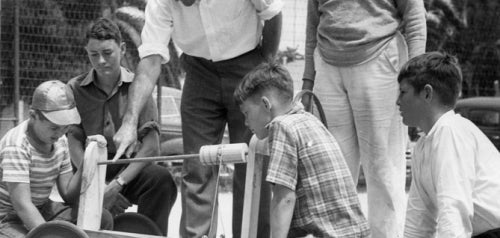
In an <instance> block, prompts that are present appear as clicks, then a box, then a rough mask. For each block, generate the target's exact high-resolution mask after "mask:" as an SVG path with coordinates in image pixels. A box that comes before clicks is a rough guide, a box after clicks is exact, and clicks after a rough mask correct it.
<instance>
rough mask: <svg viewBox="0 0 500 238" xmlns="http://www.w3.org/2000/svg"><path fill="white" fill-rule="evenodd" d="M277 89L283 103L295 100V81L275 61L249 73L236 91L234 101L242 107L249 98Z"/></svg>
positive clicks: (263, 64)
mask: <svg viewBox="0 0 500 238" xmlns="http://www.w3.org/2000/svg"><path fill="white" fill-rule="evenodd" d="M269 89H275V90H276V91H277V92H278V93H279V95H280V100H281V101H282V102H288V101H290V102H291V101H292V100H293V81H292V77H291V76H290V73H289V72H288V70H287V69H286V68H285V67H283V66H282V65H279V64H278V63H277V62H275V61H269V62H264V63H261V64H260V65H258V66H257V67H255V68H254V69H253V70H252V71H250V72H249V73H247V74H246V75H245V77H244V78H243V80H242V81H241V83H240V84H239V86H238V87H237V88H236V90H235V91H234V99H235V101H236V103H237V104H238V105H241V104H242V103H243V102H244V101H245V100H247V99H248V98H250V97H252V96H254V95H258V94H261V93H263V92H264V91H265V90H269Z"/></svg>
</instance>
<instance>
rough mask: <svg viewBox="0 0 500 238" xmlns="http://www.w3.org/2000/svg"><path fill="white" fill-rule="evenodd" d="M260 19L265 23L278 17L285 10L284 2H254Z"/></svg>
mask: <svg viewBox="0 0 500 238" xmlns="http://www.w3.org/2000/svg"><path fill="white" fill-rule="evenodd" d="M252 2H253V4H254V6H255V9H257V14H258V15H259V18H260V19H261V20H263V21H265V20H269V19H271V18H273V17H274V16H276V15H278V13H280V12H281V9H283V5H284V4H283V1H282V0H252Z"/></svg>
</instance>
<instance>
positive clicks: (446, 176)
mask: <svg viewBox="0 0 500 238" xmlns="http://www.w3.org/2000/svg"><path fill="white" fill-rule="evenodd" d="M398 82H399V84H400V95H399V98H398V101H397V104H398V105H399V107H400V109H399V110H400V111H401V116H402V117H403V122H404V123H405V124H406V125H408V126H415V127H419V128H420V129H421V130H423V132H425V135H424V136H422V137H421V138H420V139H419V140H418V142H417V144H416V146H415V148H414V152H413V158H412V173H413V179H412V184H411V188H410V193H409V198H408V207H407V212H406V224H405V237H426V238H428V237H447V238H452V237H471V236H472V237H500V229H499V228H500V199H498V196H499V195H500V173H499V172H498V171H500V153H499V152H498V150H497V149H496V148H495V147H494V145H493V144H492V143H491V142H490V141H489V139H488V138H487V137H486V136H485V135H484V134H483V133H482V132H481V131H480V130H479V128H477V127H476V126H475V125H474V124H473V123H472V122H471V121H469V120H467V119H465V118H463V117H461V116H460V115H458V114H455V112H454V111H453V108H454V107H455V103H456V100H457V98H458V96H459V94H460V91H461V85H462V73H461V70H460V67H459V65H458V62H457V59H456V58H455V57H453V56H450V55H447V54H442V53H439V52H430V53H426V54H424V55H421V56H417V57H415V58H414V59H412V60H410V61H409V62H408V63H407V64H406V65H405V66H403V69H402V70H401V73H400V74H399V77H398ZM491 235H493V236H491Z"/></svg>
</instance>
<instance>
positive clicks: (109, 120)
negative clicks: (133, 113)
mask: <svg viewBox="0 0 500 238" xmlns="http://www.w3.org/2000/svg"><path fill="white" fill-rule="evenodd" d="M95 77H96V73H95V71H94V70H90V72H88V73H85V74H82V75H79V76H77V77H75V78H73V79H71V80H70V81H69V82H68V85H69V87H70V88H71V89H72V90H73V94H74V96H75V101H76V107H77V109H78V112H79V113H80V117H81V118H82V122H81V124H80V125H77V126H73V127H72V128H71V130H70V132H69V133H72V135H73V136H74V137H75V138H77V139H79V140H80V141H82V142H84V141H85V139H86V138H87V136H89V135H95V134H100V135H103V136H104V137H105V138H106V140H107V142H108V153H115V152H116V147H115V145H114V143H113V136H114V134H115V133H116V130H118V129H119V128H120V126H121V125H122V119H123V116H124V114H125V111H126V109H127V102H128V89H129V86H130V84H131V83H132V80H133V79H134V74H133V73H132V72H130V71H128V70H127V69H125V68H121V74H120V80H119V82H118V83H117V84H116V86H115V87H114V88H113V90H112V91H111V93H110V94H109V95H108V94H107V93H106V92H104V91H103V90H102V89H100V88H99V87H98V86H97V85H96V82H95V79H96V78H95ZM137 128H138V129H139V130H138V132H139V133H138V139H139V140H141V139H142V138H141V135H142V136H144V135H145V134H146V133H147V132H148V131H149V130H151V129H153V130H156V131H157V133H159V126H158V111H157V108H156V104H155V103H154V100H153V97H152V96H151V97H150V98H149V99H148V101H147V102H146V104H145V106H144V108H143V109H142V111H141V113H140V115H139V123H138V125H137Z"/></svg>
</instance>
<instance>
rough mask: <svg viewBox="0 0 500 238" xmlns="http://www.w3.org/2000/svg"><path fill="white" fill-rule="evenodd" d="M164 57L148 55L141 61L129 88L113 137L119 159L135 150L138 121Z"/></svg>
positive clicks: (116, 156)
mask: <svg viewBox="0 0 500 238" xmlns="http://www.w3.org/2000/svg"><path fill="white" fill-rule="evenodd" d="M161 62H162V58H161V56H160V55H150V56H147V57H145V58H143V59H141V61H140V62H139V65H138V66H137V73H136V75H135V78H134V82H133V83H132V85H131V86H130V89H129V97H128V105H127V111H126V113H125V116H124V117H123V122H122V126H121V127H120V129H119V130H118V131H117V132H116V134H115V135H114V137H113V141H114V143H115V145H116V147H117V150H116V154H115V157H114V158H113V160H117V159H118V158H120V157H121V156H122V155H123V154H124V153H125V155H126V156H127V157H130V154H131V153H132V152H133V149H134V148H133V146H131V145H133V144H134V143H135V141H136V140H137V123H138V120H139V113H140V112H141V110H142V108H143V107H144V104H145V103H146V101H147V99H148V98H149V97H151V93H152V92H153V88H154V87H155V84H156V81H157V80H158V77H159V76H160V72H161Z"/></svg>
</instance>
